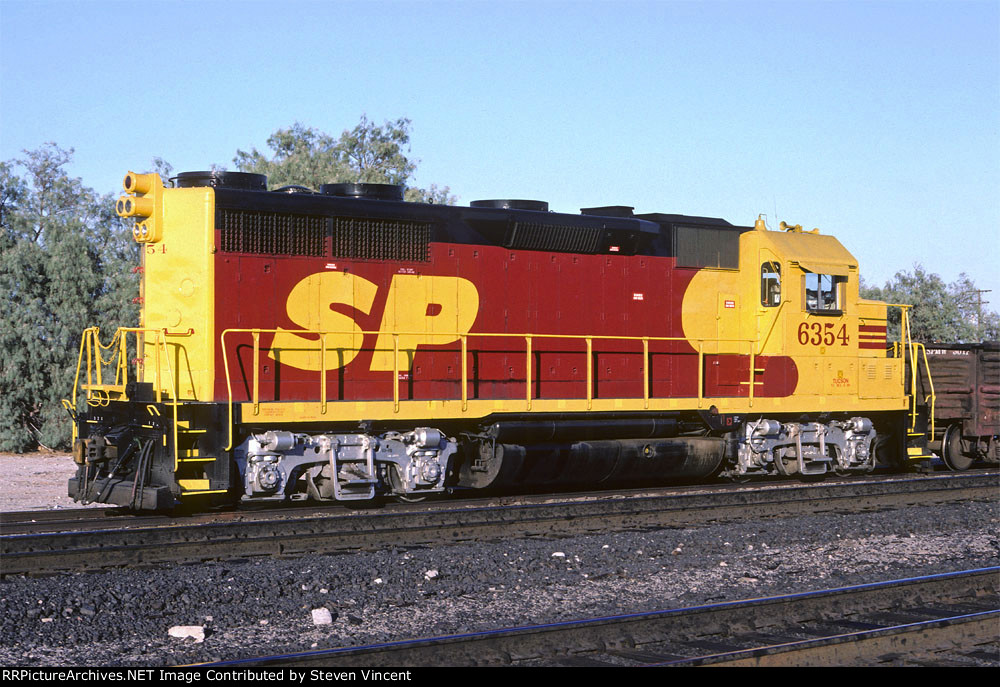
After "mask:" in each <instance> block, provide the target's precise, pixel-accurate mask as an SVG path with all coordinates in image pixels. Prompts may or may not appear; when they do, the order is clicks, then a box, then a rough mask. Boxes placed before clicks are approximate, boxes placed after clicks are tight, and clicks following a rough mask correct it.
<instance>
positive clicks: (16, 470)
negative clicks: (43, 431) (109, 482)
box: [0, 451, 106, 511]
mask: <svg viewBox="0 0 1000 687" xmlns="http://www.w3.org/2000/svg"><path fill="white" fill-rule="evenodd" d="M75 472H76V465H75V464H74V463H73V457H72V456H71V455H70V454H68V453H49V452H42V451H39V452H36V453H22V454H16V453H0V475H3V479H2V480H0V511H15V510H52V509H56V508H79V507H80V504H78V503H76V502H74V501H73V499H71V498H70V497H69V496H67V493H66V482H67V480H69V478H70V477H72V476H73V474H74V473H75ZM105 507H106V506H105Z"/></svg>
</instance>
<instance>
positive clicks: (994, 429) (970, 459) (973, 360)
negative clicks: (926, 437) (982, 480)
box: [915, 341, 1000, 470]
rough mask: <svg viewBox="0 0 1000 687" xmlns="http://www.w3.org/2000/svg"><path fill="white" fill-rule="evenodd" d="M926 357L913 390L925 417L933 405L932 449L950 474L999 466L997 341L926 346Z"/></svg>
mask: <svg viewBox="0 0 1000 687" xmlns="http://www.w3.org/2000/svg"><path fill="white" fill-rule="evenodd" d="M926 354H927V362H928V365H927V366H921V367H918V368H917V378H916V380H915V389H916V398H917V399H918V403H919V406H920V407H921V409H922V410H923V411H924V414H926V415H929V406H930V405H931V402H932V401H933V405H934V415H935V418H936V422H935V425H934V427H933V428H928V430H929V431H930V432H931V433H932V434H933V436H931V437H930V438H931V443H930V444H929V446H930V448H931V450H933V451H935V452H936V453H938V455H940V456H941V459H942V460H943V461H944V463H945V464H946V465H947V466H948V467H949V468H951V469H952V470H968V469H969V468H970V467H972V465H973V464H974V463H975V462H976V461H977V460H978V461H983V462H987V463H992V464H994V465H996V464H997V463H1000V342H998V341H986V342H983V343H976V344H927V345H926Z"/></svg>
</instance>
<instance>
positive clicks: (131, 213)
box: [115, 172, 163, 243]
mask: <svg viewBox="0 0 1000 687" xmlns="http://www.w3.org/2000/svg"><path fill="white" fill-rule="evenodd" d="M122 187H123V188H124V189H125V191H127V192H128V194H129V195H124V196H122V197H120V198H119V199H118V202H117V203H115V212H116V213H118V216H119V217H134V218H136V220H137V224H136V226H135V228H133V230H132V236H133V237H134V238H135V240H136V241H138V242H140V243H155V242H156V241H159V240H160V238H161V236H162V233H163V228H162V224H163V181H162V180H161V179H160V175H159V174H136V173H135V172H129V173H128V174H126V175H125V179H124V180H123V181H122Z"/></svg>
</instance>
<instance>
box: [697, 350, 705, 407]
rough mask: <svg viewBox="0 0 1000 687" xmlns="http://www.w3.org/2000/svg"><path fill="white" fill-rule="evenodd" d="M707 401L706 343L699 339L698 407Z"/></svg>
mask: <svg viewBox="0 0 1000 687" xmlns="http://www.w3.org/2000/svg"><path fill="white" fill-rule="evenodd" d="M704 399H705V342H704V341H703V340H702V339H698V407H699V408H701V402H702V401H703V400H704Z"/></svg>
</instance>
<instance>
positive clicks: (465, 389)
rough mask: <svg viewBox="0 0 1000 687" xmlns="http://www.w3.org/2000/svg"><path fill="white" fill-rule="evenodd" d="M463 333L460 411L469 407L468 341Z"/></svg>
mask: <svg viewBox="0 0 1000 687" xmlns="http://www.w3.org/2000/svg"><path fill="white" fill-rule="evenodd" d="M468 338H469V337H467V336H466V335H465V334H463V335H462V412H463V413H464V412H465V411H467V410H468V409H469V368H468V365H469V363H468V360H467V358H468V357H469V343H468Z"/></svg>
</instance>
